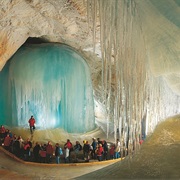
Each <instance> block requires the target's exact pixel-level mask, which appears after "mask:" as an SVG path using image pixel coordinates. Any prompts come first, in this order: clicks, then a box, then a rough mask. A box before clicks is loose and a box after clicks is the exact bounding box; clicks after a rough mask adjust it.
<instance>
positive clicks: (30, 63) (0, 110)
mask: <svg viewBox="0 0 180 180" xmlns="http://www.w3.org/2000/svg"><path fill="white" fill-rule="evenodd" d="M0 92H1V93H0V114H1V115H0V123H1V124H5V125H8V126H11V127H16V126H20V127H26V126H27V124H28V123H27V121H28V119H29V118H30V116H31V115H34V117H35V119H36V121H37V122H36V126H37V128H39V129H48V128H62V129H64V130H66V131H67V132H72V133H81V132H87V131H90V130H92V129H94V128H95V118H94V101H93V94H92V84H91V78H90V72H89V67H88V65H87V64H86V62H85V60H84V59H83V58H82V57H81V56H80V55H79V54H78V53H77V52H75V51H74V50H72V49H71V48H70V47H68V46H65V45H59V44H42V45H28V46H27V45H26V46H23V47H21V48H20V49H19V50H18V52H17V53H16V54H15V55H14V56H13V57H12V58H11V60H10V61H9V62H8V63H7V64H6V66H5V67H4V68H3V70H2V71H1V72H0Z"/></svg>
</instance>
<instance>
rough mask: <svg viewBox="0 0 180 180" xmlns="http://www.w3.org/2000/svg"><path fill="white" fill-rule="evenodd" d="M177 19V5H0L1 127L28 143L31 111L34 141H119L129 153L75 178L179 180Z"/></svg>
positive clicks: (82, 0) (65, 1)
mask: <svg viewBox="0 0 180 180" xmlns="http://www.w3.org/2000/svg"><path fill="white" fill-rule="evenodd" d="M179 17H180V0H59V1H57V0H41V1H40V0H13V1H12V0H1V1H0V123H1V124H4V125H5V126H7V127H8V128H10V129H11V128H12V130H13V131H14V132H16V133H19V132H21V133H23V135H24V137H25V138H28V137H29V134H28V133H29V131H28V130H27V129H28V124H27V120H28V118H29V117H30V116H31V115H34V117H35V118H36V120H37V123H36V125H37V130H36V131H35V135H34V137H33V138H34V139H33V141H34V142H35V141H36V140H38V139H41V140H44V142H45V141H48V140H50V139H51V140H52V139H53V143H56V142H61V143H64V141H65V140H66V138H70V139H71V140H72V141H74V142H75V141H76V139H79V141H81V142H83V140H84V139H86V140H92V137H103V138H104V139H106V140H107V141H112V142H113V143H114V142H116V139H117V138H119V140H120V144H121V146H122V147H123V148H125V149H128V151H129V152H132V153H129V156H128V158H127V159H126V161H124V162H123V163H122V164H121V163H117V164H114V165H115V166H114V167H113V168H115V169H116V171H113V168H111V166H109V169H108V168H107V171H106V170H104V169H102V171H101V170H99V169H98V168H97V169H98V170H99V171H101V173H100V174H98V173H96V171H95V172H94V174H93V173H92V174H91V173H90V174H89V176H88V175H87V176H86V175H85V176H84V177H82V178H80V179H83V178H84V179H88V177H90V175H92V176H91V177H93V179H98V178H101V177H103V176H104V175H105V174H106V177H109V179H111V178H112V177H113V178H115V179H116V178H117V179H119V177H123V178H137V179H139V178H143V177H146V178H148V179H149V178H152V179H153V178H165V177H169V178H172V179H173V178H177V179H178V178H180V174H179V167H180V163H179V159H180V158H179V156H178V155H179V153H177V151H179V144H180V143H179V142H180V140H179V137H180V134H179V130H178V127H179V125H180V124H179V122H180V121H179V115H180V54H179V52H180V29H179V28H180V18H179ZM31 38H34V39H41V40H42V41H43V42H41V43H36V42H35V41H33V42H32V43H29V44H28V43H27V41H28V39H31ZM169 118H172V122H173V123H171V122H170V124H168V125H167V124H166V127H165V126H163V125H162V127H161V128H160V129H157V131H158V133H157V131H155V130H156V128H157V127H158V125H160V124H161V123H163V122H166V120H167V119H169ZM173 120H174V121H173ZM173 125H175V127H173ZM16 127H20V129H19V130H18V131H16V130H17V129H13V128H16ZM171 127H173V128H172V129H171V130H170V128H171ZM148 137H152V139H153V138H154V139H153V141H148V143H147V144H145V145H144V149H143V146H142V147H141V148H142V149H143V150H142V151H141V149H140V145H139V141H140V140H142V139H143V140H144V139H145V138H147V139H148ZM147 139H146V140H147ZM136 150H137V151H136ZM138 152H141V153H142V154H143V153H144V154H143V155H144V156H143V158H142V156H141V154H139V155H138V154H137V156H134V154H135V153H138ZM157 155H158V156H157ZM175 155H176V156H175ZM0 158H1V157H0ZM167 159H168V160H167ZM4 162H6V161H5V160H4ZM174 162H175V163H174ZM7 167H8V165H7ZM118 168H119V169H123V168H124V171H119V169H118ZM79 169H80V168H79ZM127 169H128V171H126V170H127ZM83 170H84V169H83ZM93 171H94V170H93ZM52 172H53V171H52ZM58 172H59V169H58ZM64 172H65V171H63V170H62V171H61V173H64ZM112 172H113V173H112ZM126 172H127V173H126ZM79 173H80V172H79ZM83 173H84V172H82V173H81V175H83ZM88 173H89V172H88ZM123 173H124V174H123ZM26 174H27V173H26ZM72 174H73V173H72ZM72 174H71V176H72V178H74V177H73V175H72ZM120 174H121V175H120ZM77 176H78V175H77ZM77 176H76V177H77ZM34 177H36V178H37V176H34ZM46 177H48V178H52V177H54V176H53V175H52V176H51V177H50V176H48V175H47V176H46ZM103 178H104V177H103Z"/></svg>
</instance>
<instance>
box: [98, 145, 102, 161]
mask: <svg viewBox="0 0 180 180" xmlns="http://www.w3.org/2000/svg"><path fill="white" fill-rule="evenodd" d="M103 152H104V149H103V147H102V144H99V145H98V149H97V159H98V161H102V154H103Z"/></svg>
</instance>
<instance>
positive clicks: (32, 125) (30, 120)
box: [28, 116, 36, 134]
mask: <svg viewBox="0 0 180 180" xmlns="http://www.w3.org/2000/svg"><path fill="white" fill-rule="evenodd" d="M28 122H29V127H30V131H31V134H32V133H33V130H35V123H36V121H35V119H34V117H33V116H31V118H30V119H29V121H28Z"/></svg>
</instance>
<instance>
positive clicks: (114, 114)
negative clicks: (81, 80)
mask: <svg viewBox="0 0 180 180" xmlns="http://www.w3.org/2000/svg"><path fill="white" fill-rule="evenodd" d="M88 3H89V4H88V6H87V7H88V13H89V15H88V17H90V13H92V15H91V17H96V16H98V18H96V19H99V23H100V46H101V55H102V73H101V75H102V82H101V87H102V93H101V96H102V99H101V103H102V104H103V105H104V106H105V110H106V117H105V118H106V122H107V129H106V133H107V137H108V134H109V122H113V123H114V139H116V138H119V139H120V141H121V144H122V145H125V146H126V147H127V146H129V148H130V149H132V147H133V146H134V144H136V142H139V138H141V136H142V134H143V133H142V131H143V132H146V134H147V133H150V132H152V131H153V129H154V128H155V126H156V125H157V123H158V122H159V121H160V120H162V119H163V118H166V117H169V116H171V115H174V114H176V113H178V112H179V109H178V108H177V106H178V104H179V103H178V102H179V100H180V98H179V96H177V95H176V94H174V93H173V92H172V91H171V89H169V88H168V86H166V82H165V81H164V80H163V78H161V77H154V76H153V75H152V72H151V68H150V64H149V59H148V58H149V57H150V56H149V54H148V50H147V48H148V46H147V44H148V43H149V42H147V38H145V34H146V32H144V29H143V24H142V23H143V22H142V21H141V19H142V18H141V17H142V14H141V12H140V10H139V8H138V5H139V4H138V1H136V0H111V1H109V0H99V1H96V3H97V4H96V6H97V7H98V8H96V9H93V7H94V6H93V5H92V4H94V3H95V1H94V0H89V1H88ZM143 3H146V1H144V2H143ZM148 3H149V2H148ZM148 3H147V4H146V5H145V6H146V7H147V5H148ZM94 13H96V15H94ZM94 23H95V24H94V26H93V27H94V30H93V31H95V29H96V28H97V27H96V22H94ZM93 34H95V33H93ZM94 43H95V42H94ZM158 68H161V67H158ZM113 81H114V82H115V83H113ZM167 94H168V95H167ZM176 104H177V105H176ZM142 122H143V123H144V125H143V126H142ZM144 128H145V129H144ZM117 130H119V131H117Z"/></svg>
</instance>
